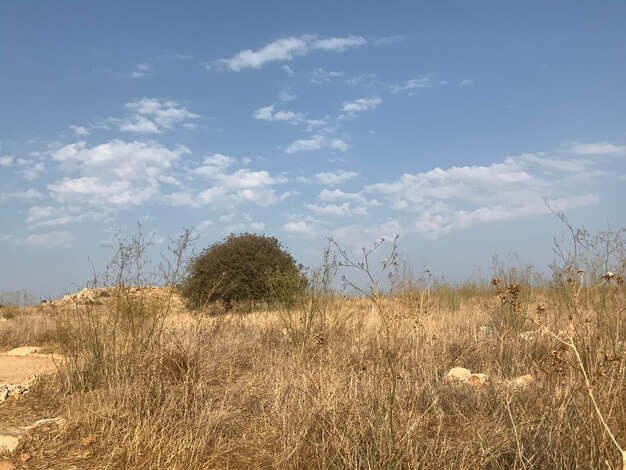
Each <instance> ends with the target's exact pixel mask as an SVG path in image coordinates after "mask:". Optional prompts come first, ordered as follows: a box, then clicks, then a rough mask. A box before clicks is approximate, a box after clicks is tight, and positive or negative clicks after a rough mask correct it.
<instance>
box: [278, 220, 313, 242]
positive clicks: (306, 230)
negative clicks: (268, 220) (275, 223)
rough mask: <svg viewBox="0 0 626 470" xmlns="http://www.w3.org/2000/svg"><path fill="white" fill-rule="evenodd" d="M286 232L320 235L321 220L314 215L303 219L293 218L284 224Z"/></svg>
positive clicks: (283, 227)
mask: <svg viewBox="0 0 626 470" xmlns="http://www.w3.org/2000/svg"><path fill="white" fill-rule="evenodd" d="M282 229H283V231H284V232H286V233H290V234H293V235H301V236H309V237H310V236H315V235H319V221H317V220H315V219H314V218H312V217H306V218H305V219H303V220H292V221H290V222H287V223H286V224H284V225H283V226H282Z"/></svg>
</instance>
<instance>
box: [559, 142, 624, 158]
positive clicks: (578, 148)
mask: <svg viewBox="0 0 626 470" xmlns="http://www.w3.org/2000/svg"><path fill="white" fill-rule="evenodd" d="M570 151H572V152H574V153H577V154H580V155H626V145H614V144H609V143H607V142H600V143H595V144H579V143H574V144H572V146H571V147H570Z"/></svg>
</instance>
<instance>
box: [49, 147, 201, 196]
mask: <svg viewBox="0 0 626 470" xmlns="http://www.w3.org/2000/svg"><path fill="white" fill-rule="evenodd" d="M186 153H189V150H187V149H185V148H178V149H175V150H170V149H168V148H166V147H163V146H160V145H158V144H156V143H146V142H139V141H134V142H124V141H121V140H117V139H115V140H111V141H110V142H107V143H105V144H101V145H98V146H95V147H92V148H89V147H87V146H86V144H85V142H82V141H81V142H77V143H75V144H70V145H66V146H65V147H62V148H60V149H59V150H57V151H56V152H54V153H53V154H52V158H53V160H56V161H58V162H60V163H61V164H62V165H64V166H65V167H67V168H68V169H69V170H70V171H78V172H79V173H80V174H81V176H80V177H78V178H69V177H65V178H63V179H62V180H60V181H57V182H55V183H52V184H49V185H48V189H49V190H50V191H51V192H52V193H53V196H54V198H55V199H56V200H58V201H60V202H63V203H68V204H83V203H84V204H90V205H100V206H103V205H107V204H112V205H118V206H123V205H128V206H133V205H140V204H142V203H144V202H146V201H148V200H150V199H152V198H154V197H155V196H157V195H158V194H159V192H160V185H161V183H169V184H175V183H176V182H177V181H176V180H175V179H173V178H172V177H171V176H170V175H169V172H170V170H171V168H172V165H173V163H174V162H175V161H176V160H178V159H179V158H180V157H181V155H183V154H186Z"/></svg>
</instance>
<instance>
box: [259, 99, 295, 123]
mask: <svg viewBox="0 0 626 470" xmlns="http://www.w3.org/2000/svg"><path fill="white" fill-rule="evenodd" d="M252 116H253V117H254V119H258V120H261V121H282V122H288V123H289V124H294V125H296V124H300V123H302V122H304V121H305V119H304V116H303V115H302V114H300V113H294V112H293V111H282V110H281V111H274V105H273V104H272V105H270V106H265V107H263V108H259V109H257V110H256V111H254V113H253V114H252Z"/></svg>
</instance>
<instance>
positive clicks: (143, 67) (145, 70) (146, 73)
mask: <svg viewBox="0 0 626 470" xmlns="http://www.w3.org/2000/svg"><path fill="white" fill-rule="evenodd" d="M153 74H154V70H153V69H152V66H151V65H150V64H137V65H136V66H135V69H134V70H133V71H132V72H131V74H130V77H131V78H144V77H151V76H152V75H153Z"/></svg>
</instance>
